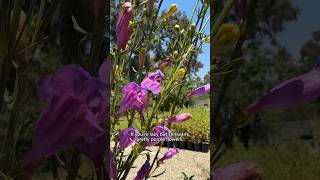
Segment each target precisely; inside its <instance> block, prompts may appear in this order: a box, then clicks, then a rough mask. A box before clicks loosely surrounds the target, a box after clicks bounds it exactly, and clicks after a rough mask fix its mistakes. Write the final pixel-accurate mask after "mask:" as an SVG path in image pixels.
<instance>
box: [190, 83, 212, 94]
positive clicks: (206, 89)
mask: <svg viewBox="0 0 320 180" xmlns="http://www.w3.org/2000/svg"><path fill="white" fill-rule="evenodd" d="M208 93H210V83H208V84H206V85H204V86H200V87H198V88H197V89H195V90H193V91H192V92H191V93H189V94H188V97H193V96H202V95H205V94H208Z"/></svg>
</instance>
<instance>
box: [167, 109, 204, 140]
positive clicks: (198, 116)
mask: <svg viewBox="0 0 320 180" xmlns="http://www.w3.org/2000/svg"><path fill="white" fill-rule="evenodd" d="M180 112H188V113H191V114H192V119H190V120H188V121H185V122H182V123H176V124H173V125H172V128H171V130H172V131H173V132H179V133H189V137H190V140H191V141H194V142H201V141H208V140H209V134H210V110H209V109H208V108H205V107H197V108H184V109H182V110H181V111H180Z"/></svg>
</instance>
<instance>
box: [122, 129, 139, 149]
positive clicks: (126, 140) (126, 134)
mask: <svg viewBox="0 0 320 180" xmlns="http://www.w3.org/2000/svg"><path fill="white" fill-rule="evenodd" d="M138 133H139V132H138V131H137V130H136V129H135V128H132V127H129V128H127V129H123V130H121V131H120V132H119V146H120V148H121V149H122V150H123V149H125V148H126V147H128V146H129V145H130V144H132V143H134V142H136V140H137V139H138V137H137V135H138Z"/></svg>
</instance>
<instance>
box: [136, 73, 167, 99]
mask: <svg viewBox="0 0 320 180" xmlns="http://www.w3.org/2000/svg"><path fill="white" fill-rule="evenodd" d="M163 78H164V74H163V73H162V72H161V71H160V70H157V71H156V72H154V73H149V74H148V76H147V77H146V78H145V79H144V80H143V81H142V82H141V87H142V88H144V89H148V90H150V91H151V92H152V93H153V94H159V92H160V90H161V83H162V80H163Z"/></svg>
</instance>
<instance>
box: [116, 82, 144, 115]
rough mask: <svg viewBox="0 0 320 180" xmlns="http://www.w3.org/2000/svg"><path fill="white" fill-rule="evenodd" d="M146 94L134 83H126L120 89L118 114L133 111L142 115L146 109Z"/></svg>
mask: <svg viewBox="0 0 320 180" xmlns="http://www.w3.org/2000/svg"><path fill="white" fill-rule="evenodd" d="M147 103H148V92H147V90H145V89H143V88H142V87H140V86H139V85H138V84H136V83H134V82H130V83H128V84H127V85H126V86H124V87H123V88H122V99H121V102H120V109H119V112H120V113H123V112H125V111H127V110H129V109H135V110H137V111H138V112H140V113H142V112H144V111H145V110H146V109H147Z"/></svg>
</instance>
